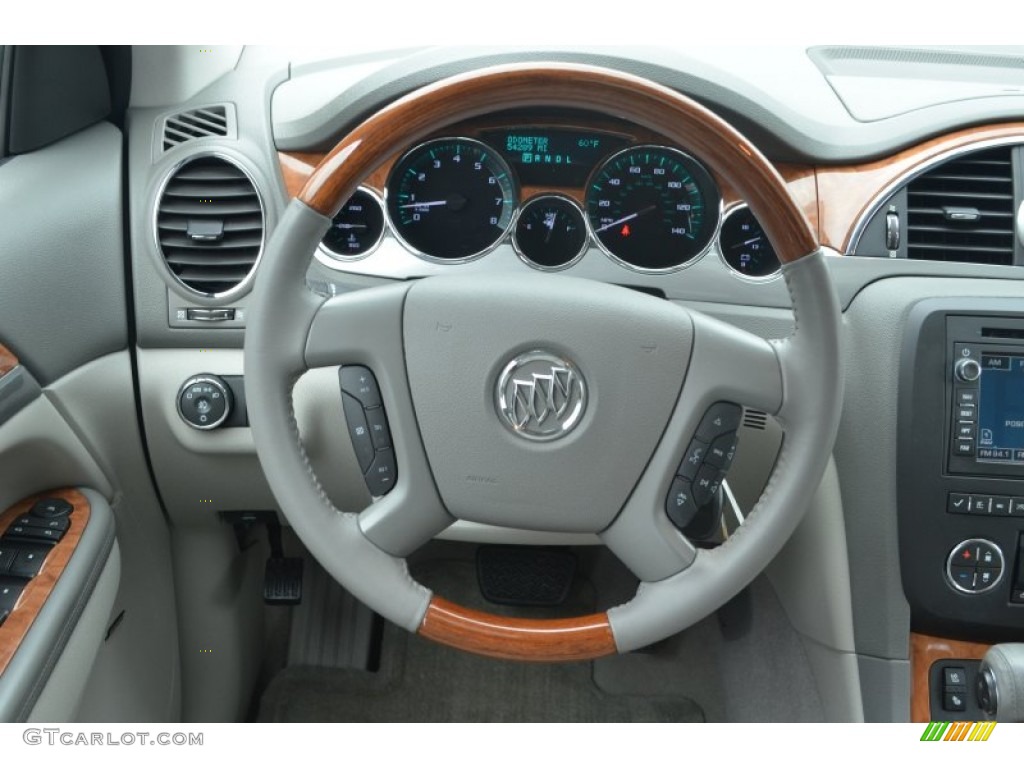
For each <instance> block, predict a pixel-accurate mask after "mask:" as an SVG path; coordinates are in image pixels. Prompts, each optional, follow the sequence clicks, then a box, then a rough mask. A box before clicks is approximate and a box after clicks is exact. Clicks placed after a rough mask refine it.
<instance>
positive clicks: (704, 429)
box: [697, 402, 743, 443]
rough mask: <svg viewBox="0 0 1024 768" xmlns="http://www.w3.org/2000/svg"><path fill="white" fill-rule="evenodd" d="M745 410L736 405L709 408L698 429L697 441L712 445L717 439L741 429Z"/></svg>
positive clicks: (719, 404) (729, 404) (717, 405)
mask: <svg viewBox="0 0 1024 768" xmlns="http://www.w3.org/2000/svg"><path fill="white" fill-rule="evenodd" d="M742 416H743V409H742V408H741V407H740V406H738V405H736V404H735V403H724V402H723V403H715V404H714V405H712V406H711V407H710V408H708V410H707V413H705V414H704V418H703V419H701V420H700V426H699V427H697V439H698V440H703V441H704V442H705V443H710V442H712V441H714V440H715V438H717V437H720V436H721V435H724V434H727V433H729V432H735V431H736V430H737V429H739V426H740V418H741V417H742Z"/></svg>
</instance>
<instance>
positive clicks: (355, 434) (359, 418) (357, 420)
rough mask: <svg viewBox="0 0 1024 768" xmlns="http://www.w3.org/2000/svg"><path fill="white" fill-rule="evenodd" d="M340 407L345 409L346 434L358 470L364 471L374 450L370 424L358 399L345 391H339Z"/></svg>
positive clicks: (370, 461)
mask: <svg viewBox="0 0 1024 768" xmlns="http://www.w3.org/2000/svg"><path fill="white" fill-rule="evenodd" d="M341 407H342V409H343V410H344V411H345V421H346V422H347V423H348V436H349V437H350V438H351V439H352V448H353V450H355V452H356V460H357V461H358V462H359V470H360V471H361V472H364V473H365V472H366V471H367V470H368V469H369V468H370V465H371V464H372V463H373V455H374V452H375V451H376V449H375V448H374V447H373V438H372V437H370V426H369V425H368V424H367V423H366V412H365V411H364V410H363V406H362V405H360V403H359V401H358V400H356V399H355V398H354V397H352V395H350V394H348V393H347V392H342V393H341Z"/></svg>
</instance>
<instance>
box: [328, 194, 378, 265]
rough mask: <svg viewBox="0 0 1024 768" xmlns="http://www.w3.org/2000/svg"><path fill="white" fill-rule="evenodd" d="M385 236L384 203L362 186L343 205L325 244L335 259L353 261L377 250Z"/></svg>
mask: <svg viewBox="0 0 1024 768" xmlns="http://www.w3.org/2000/svg"><path fill="white" fill-rule="evenodd" d="M383 236H384V205H383V203H381V201H380V198H378V197H377V196H376V195H375V194H374V193H373V192H371V191H370V190H368V189H366V188H365V187H360V188H359V189H357V190H356V191H355V192H354V193H353V194H352V197H350V198H349V199H348V202H346V203H345V205H343V206H342V207H341V210H340V211H338V213H337V215H336V216H335V217H334V220H333V221H332V223H331V228H330V229H329V230H327V234H326V235H324V238H323V240H322V241H321V243H322V244H323V247H324V250H326V251H327V253H328V255H329V256H330V257H331V258H332V259H336V260H339V261H351V260H353V259H358V258H361V257H363V256H365V255H367V254H368V253H369V252H370V251H372V250H373V249H375V248H376V247H377V245H378V244H379V243H380V241H381V238H382V237H383Z"/></svg>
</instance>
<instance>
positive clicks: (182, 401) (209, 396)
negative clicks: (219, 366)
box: [178, 373, 233, 430]
mask: <svg viewBox="0 0 1024 768" xmlns="http://www.w3.org/2000/svg"><path fill="white" fill-rule="evenodd" d="M232 405H233V402H232V397H231V388H230V387H229V386H228V385H227V384H226V383H225V382H224V380H223V379H222V378H220V377H219V376H214V375H213V374H212V373H201V374H199V375H198V376H193V377H192V378H191V379H189V380H188V381H186V382H185V383H184V384H183V385H182V386H181V389H180V390H179V391H178V415H179V416H181V418H182V421H184V422H185V423H186V424H188V425H189V426H190V427H193V428H195V429H204V430H205V429H216V428H217V427H219V426H220V425H221V424H223V423H224V422H225V421H226V420H227V418H228V416H230V415H231V406H232Z"/></svg>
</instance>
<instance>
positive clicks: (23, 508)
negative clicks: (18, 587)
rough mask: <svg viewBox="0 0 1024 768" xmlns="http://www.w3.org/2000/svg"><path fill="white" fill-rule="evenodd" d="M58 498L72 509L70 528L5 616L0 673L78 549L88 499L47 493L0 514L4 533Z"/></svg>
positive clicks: (1, 630)
mask: <svg viewBox="0 0 1024 768" xmlns="http://www.w3.org/2000/svg"><path fill="white" fill-rule="evenodd" d="M49 498H58V499H64V500H65V501H67V502H68V503H69V504H71V505H72V506H73V507H74V510H73V511H72V513H71V525H70V527H69V528H68V531H67V533H66V534H64V538H63V539H61V540H60V541H59V542H57V544H56V545H55V546H54V547H53V549H51V550H50V553H49V554H48V555H47V556H46V560H45V562H44V563H43V567H42V569H41V570H40V571H39V574H38V575H37V576H36V577H35V578H34V579H32V580H31V581H29V583H28V586H26V587H25V591H24V592H22V593H21V597H20V598H19V599H18V603H17V605H15V607H14V610H13V611H11V615H10V616H8V617H7V621H5V622H4V623H3V626H0V674H3V672H4V670H5V669H6V668H7V665H8V664H9V663H10V661H11V659H12V658H13V657H14V654H15V652H17V650H18V647H19V646H20V645H21V642H22V640H24V639H25V635H26V634H28V631H29V629H31V627H32V623H33V622H34V621H35V620H36V616H38V615H39V611H40V610H41V609H42V607H43V604H44V603H45V602H46V599H47V598H48V597H49V596H50V593H51V592H52V591H53V588H54V586H55V585H56V584H57V580H58V579H59V578H60V577H61V574H62V573H64V569H65V568H66V567H67V564H68V562H69V561H70V560H71V555H72V554H74V551H75V547H77V546H78V542H79V540H81V538H82V533H83V532H84V531H85V526H86V525H87V524H88V522H89V514H90V508H89V500H88V499H86V498H85V496H84V495H83V494H82V493H81V492H80V491H76V490H75V489H73V488H63V489H61V490H57V491H48V492H46V493H40V494H37V495H35V496H30V497H29V498H27V499H23V500H21V501H19V502H18V503H17V504H15V505H14V506H12V507H11V508H10V509H8V510H7V511H6V512H4V513H3V515H0V534H2V533H3V532H4V531H6V530H7V528H8V526H10V525H11V523H13V522H14V521H15V520H16V519H17V518H19V517H21V516H22V515H24V514H27V513H28V511H29V509H31V508H32V505H33V504H35V503H36V501H38V500H39V499H49Z"/></svg>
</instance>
